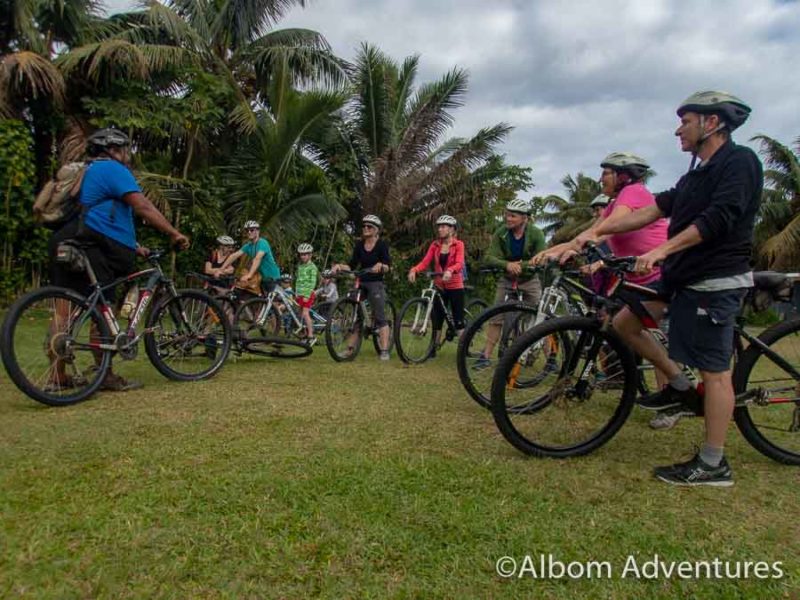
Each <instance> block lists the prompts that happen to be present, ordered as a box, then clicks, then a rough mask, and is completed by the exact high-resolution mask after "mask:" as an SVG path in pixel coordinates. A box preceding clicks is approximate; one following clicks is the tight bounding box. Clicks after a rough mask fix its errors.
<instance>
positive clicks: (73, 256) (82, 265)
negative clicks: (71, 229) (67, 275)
mask: <svg viewBox="0 0 800 600" xmlns="http://www.w3.org/2000/svg"><path fill="white" fill-rule="evenodd" d="M56 262H57V263H59V264H60V265H63V266H64V267H66V268H67V269H68V270H69V271H71V272H73V273H83V272H84V271H86V255H85V254H84V253H83V251H82V250H81V249H80V248H78V246H77V245H75V242H73V241H71V240H67V241H65V242H61V243H60V244H59V245H58V246H57V247H56Z"/></svg>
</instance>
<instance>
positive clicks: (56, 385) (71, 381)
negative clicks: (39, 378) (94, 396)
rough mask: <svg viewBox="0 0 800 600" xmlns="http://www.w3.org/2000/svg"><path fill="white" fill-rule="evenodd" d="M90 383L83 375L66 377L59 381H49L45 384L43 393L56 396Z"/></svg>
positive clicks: (56, 379)
mask: <svg viewBox="0 0 800 600" xmlns="http://www.w3.org/2000/svg"><path fill="white" fill-rule="evenodd" d="M87 383H89V382H88V380H87V379H86V377H84V376H83V375H64V377H63V378H62V379H61V380H59V379H58V378H54V379H53V380H51V381H49V382H48V383H46V384H45V386H44V387H43V388H42V391H43V392H45V393H46V394H55V393H58V392H61V391H64V390H71V389H73V388H77V387H83V386H85V385H86V384H87Z"/></svg>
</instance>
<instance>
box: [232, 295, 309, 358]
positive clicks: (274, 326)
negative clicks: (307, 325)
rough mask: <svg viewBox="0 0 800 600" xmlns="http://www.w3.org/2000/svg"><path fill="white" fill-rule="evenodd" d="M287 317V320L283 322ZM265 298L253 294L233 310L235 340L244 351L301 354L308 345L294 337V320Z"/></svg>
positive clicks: (283, 355) (286, 355)
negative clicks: (254, 296) (251, 297)
mask: <svg viewBox="0 0 800 600" xmlns="http://www.w3.org/2000/svg"><path fill="white" fill-rule="evenodd" d="M287 318H288V319H289V321H288V323H289V324H287V322H286V320H287ZM290 319H291V318H290V317H289V315H287V314H285V313H284V314H281V313H280V311H279V310H278V309H277V307H276V306H275V305H274V304H273V305H270V303H269V301H268V300H267V299H266V298H253V299H251V300H248V301H247V302H245V303H244V304H242V305H241V306H240V307H239V310H238V311H237V312H236V331H237V332H238V336H239V343H240V344H241V345H242V348H243V349H244V350H245V351H246V352H250V353H251V354H258V355H260V356H270V357H273V358H302V357H304V356H308V355H309V354H311V352H312V351H313V349H312V347H311V346H309V345H308V344H307V343H305V342H304V341H300V340H299V339H297V338H296V337H295V333H294V330H295V328H294V327H292V325H293V324H294V322H293V321H291V320H290Z"/></svg>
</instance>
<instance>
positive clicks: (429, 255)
mask: <svg viewBox="0 0 800 600" xmlns="http://www.w3.org/2000/svg"><path fill="white" fill-rule="evenodd" d="M457 224H458V223H457V221H456V220H455V218H453V217H451V216H450V215H442V216H441V217H439V218H438V219H436V234H437V239H435V240H434V241H433V243H432V244H431V245H430V246H429V247H428V251H427V252H426V253H425V256H424V257H423V259H422V260H421V261H419V263H418V264H416V265H414V266H413V267H411V269H410V270H409V271H408V280H409V281H410V282H411V283H414V282H415V281H416V279H417V273H422V272H423V271H425V270H427V269H429V268H430V265H431V264H432V265H433V271H435V272H436V273H441V277H435V278H434V282H435V284H436V287H438V288H439V291H440V292H441V295H442V300H443V301H444V302H445V304H447V305H448V306H449V307H450V310H451V311H452V313H453V320H454V321H455V325H456V331H457V333H458V335H461V332H462V331H463V330H464V278H463V275H462V273H463V269H464V242H462V241H461V240H459V239H457V238H456V225H457ZM431 318H432V320H433V338H434V340H436V343H437V344H438V343H439V336H440V334H441V331H442V325H443V324H444V310H443V309H442V306H441V304H440V303H438V302H436V303H434V305H433V313H432V314H431Z"/></svg>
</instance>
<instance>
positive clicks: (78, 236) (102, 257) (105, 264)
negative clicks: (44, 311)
mask: <svg viewBox="0 0 800 600" xmlns="http://www.w3.org/2000/svg"><path fill="white" fill-rule="evenodd" d="M66 240H76V241H77V242H79V243H80V245H81V250H83V252H84V253H85V254H86V257H87V258H88V259H89V264H90V265H91V266H92V270H93V271H94V274H95V276H96V277H97V282H98V283H99V284H100V285H101V286H103V285H108V284H109V283H111V282H112V281H114V280H115V279H119V278H121V277H125V276H127V275H130V274H131V273H133V271H134V268H135V263H136V251H135V250H134V249H133V248H128V247H127V246H123V245H122V244H120V243H119V242H117V241H115V240H112V239H111V238H109V237H106V236H104V235H103V234H101V233H98V232H96V231H94V230H93V229H89V228H88V227H86V226H84V227H81V226H80V220H79V219H75V220H73V221H70V222H69V223H67V224H66V225H64V226H63V227H62V228H61V229H59V230H58V231H56V232H55V233H54V234H53V236H52V237H51V238H50V242H49V243H48V255H49V257H50V282H51V283H52V284H53V285H57V286H60V287H65V288H69V289H71V290H74V291H76V292H78V293H79V294H81V295H83V296H88V295H89V294H91V292H92V288H91V284H90V283H89V275H88V273H75V272H73V271H70V270H69V269H68V268H66V266H65V265H62V264H60V263H58V262H56V260H55V256H56V248H58V245H59V244H60V243H61V242H64V241H66ZM103 296H105V299H106V300H107V301H108V302H109V303H110V304H114V301H115V298H116V289H115V288H110V289H108V290H105V291H104V292H103Z"/></svg>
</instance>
